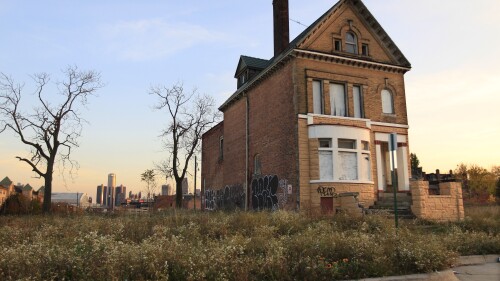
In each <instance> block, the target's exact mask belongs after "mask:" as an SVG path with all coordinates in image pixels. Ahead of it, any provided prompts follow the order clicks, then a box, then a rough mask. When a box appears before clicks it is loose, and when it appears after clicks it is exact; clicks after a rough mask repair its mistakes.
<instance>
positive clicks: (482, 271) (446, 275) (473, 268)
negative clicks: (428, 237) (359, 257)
mask: <svg viewBox="0 0 500 281" xmlns="http://www.w3.org/2000/svg"><path fill="white" fill-rule="evenodd" d="M499 258H500V255H488V256H467V257H460V258H459V260H458V263H457V264H458V266H456V267H454V268H452V269H448V270H445V271H442V272H434V273H429V274H412V275H404V276H388V277H379V278H368V279H361V280H363V281H410V280H411V281H500V262H499V261H498V259H499Z"/></svg>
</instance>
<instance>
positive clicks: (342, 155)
mask: <svg viewBox="0 0 500 281" xmlns="http://www.w3.org/2000/svg"><path fill="white" fill-rule="evenodd" d="M356 155H357V153H356V152H344V151H339V154H338V156H339V172H338V175H339V180H357V179H358V161H357V160H356V158H357V157H356Z"/></svg>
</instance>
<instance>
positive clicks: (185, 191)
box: [182, 178, 189, 194]
mask: <svg viewBox="0 0 500 281" xmlns="http://www.w3.org/2000/svg"><path fill="white" fill-rule="evenodd" d="M182 194H189V185H188V179H187V178H184V179H183V180H182Z"/></svg>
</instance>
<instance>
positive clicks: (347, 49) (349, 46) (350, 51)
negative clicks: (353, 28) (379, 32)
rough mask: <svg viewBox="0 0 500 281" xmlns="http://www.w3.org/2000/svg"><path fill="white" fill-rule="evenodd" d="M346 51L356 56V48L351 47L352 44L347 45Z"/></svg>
mask: <svg viewBox="0 0 500 281" xmlns="http://www.w3.org/2000/svg"><path fill="white" fill-rule="evenodd" d="M345 51H346V52H348V53H353V54H355V53H356V46H354V45H351V44H347V45H346V49H345Z"/></svg>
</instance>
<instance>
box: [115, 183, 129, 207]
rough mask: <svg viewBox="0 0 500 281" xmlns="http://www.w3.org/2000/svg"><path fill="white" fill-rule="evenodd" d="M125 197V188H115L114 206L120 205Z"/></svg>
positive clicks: (120, 186) (121, 186)
mask: <svg viewBox="0 0 500 281" xmlns="http://www.w3.org/2000/svg"><path fill="white" fill-rule="evenodd" d="M126 197H127V187H126V186H123V184H121V185H119V186H117V187H116V188H115V205H117V206H118V205H120V204H121V203H122V202H123V201H125V199H126Z"/></svg>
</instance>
